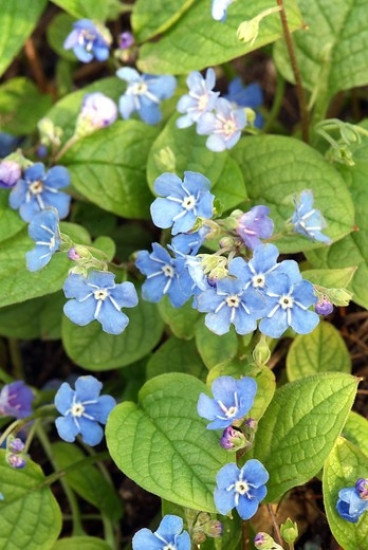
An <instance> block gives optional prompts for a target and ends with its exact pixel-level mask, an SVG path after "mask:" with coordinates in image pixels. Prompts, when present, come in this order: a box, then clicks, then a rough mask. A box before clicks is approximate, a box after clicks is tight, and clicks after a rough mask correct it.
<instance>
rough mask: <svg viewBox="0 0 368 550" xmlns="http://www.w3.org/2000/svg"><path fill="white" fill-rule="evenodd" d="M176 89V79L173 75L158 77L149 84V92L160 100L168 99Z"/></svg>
mask: <svg viewBox="0 0 368 550" xmlns="http://www.w3.org/2000/svg"><path fill="white" fill-rule="evenodd" d="M175 89H176V78H175V77H174V76H172V75H163V76H158V77H156V78H154V79H152V80H149V82H148V90H149V91H150V92H151V93H152V94H153V95H155V96H156V97H158V98H159V99H168V98H169V97H171V96H172V95H173V93H174V92H175Z"/></svg>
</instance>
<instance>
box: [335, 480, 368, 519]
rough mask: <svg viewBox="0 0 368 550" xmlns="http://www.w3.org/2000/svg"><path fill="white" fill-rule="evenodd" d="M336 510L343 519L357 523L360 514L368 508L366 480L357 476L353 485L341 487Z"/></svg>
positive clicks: (367, 482)
mask: <svg viewBox="0 0 368 550" xmlns="http://www.w3.org/2000/svg"><path fill="white" fill-rule="evenodd" d="M336 510H337V513H338V514H339V516H341V517H342V518H343V519H346V520H347V521H350V522H351V523H357V522H358V520H359V518H360V516H361V515H362V514H363V513H364V512H365V511H366V510H368V480H367V479H364V478H359V479H358V480H357V482H356V484H355V485H354V487H346V488H344V489H341V490H340V491H339V498H338V500H337V503H336Z"/></svg>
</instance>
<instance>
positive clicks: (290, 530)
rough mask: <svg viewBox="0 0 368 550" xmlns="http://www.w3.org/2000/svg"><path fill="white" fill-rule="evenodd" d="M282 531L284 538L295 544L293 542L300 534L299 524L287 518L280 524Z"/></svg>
mask: <svg viewBox="0 0 368 550" xmlns="http://www.w3.org/2000/svg"><path fill="white" fill-rule="evenodd" d="M280 532H281V536H282V538H283V539H284V541H285V542H287V543H288V544H293V542H295V541H296V539H297V538H298V535H299V532H298V526H297V524H296V523H295V522H294V521H292V520H291V519H290V518H287V520H286V521H285V523H282V524H281V525H280Z"/></svg>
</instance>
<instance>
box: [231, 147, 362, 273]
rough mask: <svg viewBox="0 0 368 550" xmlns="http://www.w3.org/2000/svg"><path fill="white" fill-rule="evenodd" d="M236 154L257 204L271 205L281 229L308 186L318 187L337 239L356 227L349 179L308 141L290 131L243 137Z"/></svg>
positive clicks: (289, 241) (299, 241) (290, 247)
mask: <svg viewBox="0 0 368 550" xmlns="http://www.w3.org/2000/svg"><path fill="white" fill-rule="evenodd" d="M232 156H233V157H234V158H235V159H236V160H237V161H238V163H239V165H240V167H241V169H242V170H243V175H244V179H245V185H246V187H247V190H248V194H249V196H250V198H251V199H252V203H253V204H265V205H267V206H269V207H270V216H271V218H272V219H273V220H274V222H275V232H276V233H278V232H279V231H282V230H283V229H284V224H285V222H286V221H287V220H289V219H290V217H291V215H292V213H293V211H294V205H293V200H292V199H293V195H294V194H299V193H300V192H301V191H303V190H304V189H310V190H312V191H313V195H314V207H315V208H317V209H318V210H320V211H321V212H322V214H323V216H324V217H325V219H326V221H327V224H328V225H327V229H326V230H325V233H326V234H327V235H328V236H329V237H330V238H331V239H332V240H333V241H335V240H337V239H341V238H342V237H344V236H345V235H347V234H348V233H350V232H351V231H352V230H353V226H354V208H353V203H352V200H351V197H350V194H349V191H348V189H347V186H346V184H345V182H344V180H343V179H342V177H341V176H340V174H339V173H338V172H337V171H336V170H335V169H334V168H333V167H332V166H331V165H330V164H328V163H327V162H326V161H325V160H324V159H323V158H322V157H321V155H320V154H319V153H317V151H315V150H314V149H312V148H311V147H309V146H308V145H306V144H305V143H302V142H301V141H298V140H296V139H294V138H289V137H284V136H257V137H252V138H242V139H241V140H240V142H239V143H238V145H237V147H236V148H235V149H234V151H233V153H232ZM291 189H292V190H293V191H292V192H291ZM277 246H278V248H279V250H280V251H281V252H299V251H301V250H303V251H304V250H309V249H310V248H315V247H316V246H318V247H320V248H319V250H321V243H314V242H313V241H311V240H309V239H307V238H305V237H301V236H290V237H285V238H282V239H280V240H279V241H278V243H277ZM322 248H323V250H325V249H327V247H326V246H324V247H322ZM328 250H329V249H328ZM351 265H352V262H350V263H349V267H350V266H351ZM353 265H354V262H353ZM313 267H319V266H314V265H313ZM330 267H334V268H335V267H342V266H338V265H331V266H330ZM344 267H346V266H344Z"/></svg>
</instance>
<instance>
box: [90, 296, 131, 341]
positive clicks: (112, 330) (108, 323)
mask: <svg viewBox="0 0 368 550" xmlns="http://www.w3.org/2000/svg"><path fill="white" fill-rule="evenodd" d="M97 320H98V321H99V323H101V325H102V330H103V331H104V332H107V333H109V334H121V333H122V332H123V330H124V329H125V328H126V326H127V325H128V323H129V317H128V316H127V315H125V313H123V312H122V311H118V310H117V309H116V308H115V307H114V305H113V304H112V303H111V301H110V300H105V301H104V302H103V304H102V307H101V309H100V312H99V314H98V316H97Z"/></svg>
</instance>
